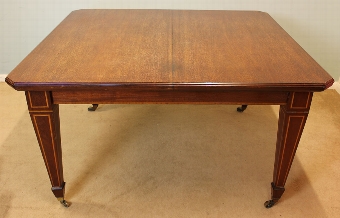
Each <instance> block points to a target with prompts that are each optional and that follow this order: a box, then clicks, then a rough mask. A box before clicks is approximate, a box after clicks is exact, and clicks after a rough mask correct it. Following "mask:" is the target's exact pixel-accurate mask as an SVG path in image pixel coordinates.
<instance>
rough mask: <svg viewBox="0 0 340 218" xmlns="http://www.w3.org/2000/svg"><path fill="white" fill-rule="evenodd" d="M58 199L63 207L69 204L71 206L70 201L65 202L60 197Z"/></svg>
mask: <svg viewBox="0 0 340 218" xmlns="http://www.w3.org/2000/svg"><path fill="white" fill-rule="evenodd" d="M58 201H59V202H60V203H61V204H62V205H63V206H64V207H69V206H71V203H70V202H67V201H66V200H64V198H61V199H59V198H58Z"/></svg>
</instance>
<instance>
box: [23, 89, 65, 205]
mask: <svg viewBox="0 0 340 218" xmlns="http://www.w3.org/2000/svg"><path fill="white" fill-rule="evenodd" d="M26 100H27V105H28V110H29V113H30V116H31V119H32V123H33V126H34V130H35V133H36V136H37V139H38V142H39V146H40V150H41V153H42V156H43V158H44V162H45V165H46V169H47V172H48V175H49V178H50V181H51V184H52V192H53V194H54V195H55V197H56V198H57V199H58V200H59V201H60V203H62V204H63V205H64V206H65V207H68V206H69V203H68V202H66V201H65V200H64V195H65V182H64V178H63V165H62V152H61V139H60V122H59V105H57V104H53V102H52V100H51V93H50V92H36V91H27V92H26Z"/></svg>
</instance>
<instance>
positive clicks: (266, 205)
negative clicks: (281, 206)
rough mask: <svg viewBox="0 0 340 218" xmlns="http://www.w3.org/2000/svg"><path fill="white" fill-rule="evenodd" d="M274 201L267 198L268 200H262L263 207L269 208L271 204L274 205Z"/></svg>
mask: <svg viewBox="0 0 340 218" xmlns="http://www.w3.org/2000/svg"><path fill="white" fill-rule="evenodd" d="M275 203H276V202H275V201H273V200H269V201H266V202H264V206H265V208H271V207H272V206H274V205H275Z"/></svg>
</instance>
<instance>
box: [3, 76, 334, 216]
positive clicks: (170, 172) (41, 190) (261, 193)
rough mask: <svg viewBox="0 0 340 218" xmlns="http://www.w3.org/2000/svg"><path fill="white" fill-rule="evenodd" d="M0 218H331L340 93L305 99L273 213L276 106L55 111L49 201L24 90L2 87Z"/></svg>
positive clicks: (117, 107)
mask: <svg viewBox="0 0 340 218" xmlns="http://www.w3.org/2000/svg"><path fill="white" fill-rule="evenodd" d="M0 105H1V107H0V122H1V125H0V128H1V129H0V184H1V185H0V201H1V204H0V217H6V218H7V217H34V218H38V217H96V218H99V217H124V218H125V217H340V215H339V214H340V200H339V199H340V186H339V182H338V181H339V180H340V158H339V157H340V146H339V145H340V134H339V133H340V95H339V94H338V93H337V92H336V91H334V90H327V91H325V92H322V93H315V95H314V99H313V103H312V108H311V111H310V115H309V118H308V120H307V124H306V126H305V130H304V133H303V135H302V138H301V141H300V145H299V148H298V151H297V154H296V157H295V160H294V162H293V166H292V169H291V172H290V175H289V177H288V180H287V184H286V192H285V193H284V195H283V197H282V198H281V200H280V201H279V203H278V204H277V205H275V206H274V207H273V208H271V209H266V208H264V206H263V203H264V202H265V201H266V200H268V199H269V198H270V182H271V180H272V171H273V163H274V152H275V141H276V128H277V117H278V106H265V105H264V106H249V107H248V109H247V110H246V111H245V112H243V113H238V112H236V106H235V105H99V107H98V109H97V111H95V112H88V111H87V107H88V106H89V105H61V107H60V119H61V135H62V146H63V165H64V177H65V181H66V200H68V201H70V202H71V203H72V205H71V207H69V208H64V207H62V205H61V204H59V203H58V201H57V200H56V199H55V198H54V196H53V194H52V192H51V190H50V182H49V179H48V175H47V172H46V168H45V166H44V163H43V159H42V156H41V153H40V150H39V147H38V144H37V140H36V137H35V133H34V131H33V127H32V124H31V121H30V118H29V115H28V112H27V106H26V102H25V96H24V93H23V92H17V91H15V90H13V89H12V88H10V87H9V86H7V84H5V83H0Z"/></svg>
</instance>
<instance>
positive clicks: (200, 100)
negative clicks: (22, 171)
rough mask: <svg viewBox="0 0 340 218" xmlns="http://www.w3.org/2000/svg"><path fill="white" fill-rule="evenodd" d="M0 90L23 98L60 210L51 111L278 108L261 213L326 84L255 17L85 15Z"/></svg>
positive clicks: (274, 195) (57, 145) (273, 27)
mask: <svg viewBox="0 0 340 218" xmlns="http://www.w3.org/2000/svg"><path fill="white" fill-rule="evenodd" d="M6 82H7V83H8V84H9V85H10V86H12V87H13V88H14V89H16V90H18V91H25V94H26V99H27V105H28V111H29V114H30V116H31V120H32V123H33V126H34V130H35V133H36V136H37V140H38V143H39V146H40V149H41V153H42V156H43V159H44V162H45V165H46V169H47V172H48V175H49V178H50V181H51V185H52V192H53V194H54V195H55V197H56V198H57V199H58V200H59V201H60V202H61V203H62V204H63V205H64V206H65V207H68V206H69V203H68V202H67V201H66V200H65V199H64V195H65V182H64V178H63V165H62V150H61V137H60V121H59V104H94V107H93V108H92V110H94V109H95V106H96V105H97V104H123V103H147V104H154V103H157V104H158V103H160V104H163V103H167V104H241V105H243V107H242V108H241V109H240V108H239V111H243V110H244V109H245V108H246V106H247V105H280V111H279V119H278V130H277V142H276V152H275V162H274V173H273V180H272V182H271V198H270V200H268V201H266V202H265V207H267V208H270V207H272V206H273V205H274V204H275V203H276V202H277V201H278V200H279V199H280V197H281V196H282V194H283V193H284V191H285V183H286V180H287V177H288V174H289V171H290V167H291V165H292V162H293V159H294V155H295V152H296V149H297V147H298V144H299V140H300V137H301V134H302V131H303V128H304V125H305V122H306V119H307V116H308V113H309V110H310V106H311V102H312V96H313V93H314V92H320V91H323V90H325V89H327V88H329V87H330V86H331V85H332V84H333V82H334V80H333V78H332V77H331V76H330V75H329V74H328V73H327V72H326V71H325V70H324V69H323V68H322V67H321V66H320V65H319V64H318V63H317V62H316V61H315V60H314V59H313V58H312V57H311V56H310V55H309V54H308V53H307V52H306V51H305V50H304V49H303V48H302V47H301V46H299V44H298V43H297V42H295V41H294V39H293V38H292V37H291V36H290V35H289V34H288V33H287V32H286V31H285V30H284V29H283V28H282V27H280V25H279V24H278V23H277V22H276V21H275V20H274V19H273V18H272V17H271V16H270V15H269V14H267V13H264V12H260V11H223V10H216V11H214V10H205V11H199V10H146V9H145V10H129V9H84V10H77V11H73V12H71V13H70V14H69V15H68V16H67V17H66V18H65V19H64V20H63V21H62V22H61V23H60V24H59V25H58V26H57V27H56V28H55V29H54V30H53V31H52V32H51V33H50V34H49V35H48V36H47V37H46V38H45V39H44V40H43V41H42V42H41V43H40V44H39V45H38V46H37V47H36V48H35V49H34V50H33V51H32V52H31V53H30V54H29V55H28V56H27V57H26V58H25V59H24V60H23V61H22V62H21V63H20V64H19V65H18V66H17V67H16V68H15V69H14V70H13V71H12V72H11V73H10V74H9V75H8V76H7V78H6ZM248 110H249V109H248ZM226 131H227V130H226ZM263 134H265V133H263ZM23 140H24V139H23ZM226 146H228V143H227V142H226Z"/></svg>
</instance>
